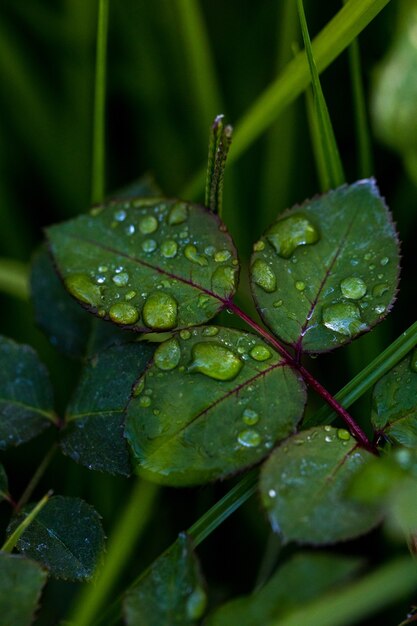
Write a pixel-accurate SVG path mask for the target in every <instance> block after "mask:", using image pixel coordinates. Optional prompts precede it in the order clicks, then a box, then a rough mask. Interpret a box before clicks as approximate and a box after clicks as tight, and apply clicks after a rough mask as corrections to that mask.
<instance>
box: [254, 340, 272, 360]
mask: <svg viewBox="0 0 417 626" xmlns="http://www.w3.org/2000/svg"><path fill="white" fill-rule="evenodd" d="M249 354H250V355H251V357H252V359H255V361H266V360H267V359H270V358H271V356H272V354H271V352H270V350H268V348H267V347H266V346H263V345H262V344H261V343H259V344H257V345H256V346H253V348H252V350H251V351H250V352H249Z"/></svg>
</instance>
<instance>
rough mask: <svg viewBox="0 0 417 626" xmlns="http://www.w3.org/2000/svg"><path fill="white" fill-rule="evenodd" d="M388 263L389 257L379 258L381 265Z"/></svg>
mask: <svg viewBox="0 0 417 626" xmlns="http://www.w3.org/2000/svg"><path fill="white" fill-rule="evenodd" d="M388 263H389V258H388V257H387V256H384V257H382V259H381V260H380V264H381V265H382V266H384V265H387V264H388Z"/></svg>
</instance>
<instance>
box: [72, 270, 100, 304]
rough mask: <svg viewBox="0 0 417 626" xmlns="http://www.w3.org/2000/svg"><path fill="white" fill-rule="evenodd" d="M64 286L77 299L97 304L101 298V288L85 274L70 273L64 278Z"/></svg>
mask: <svg viewBox="0 0 417 626" xmlns="http://www.w3.org/2000/svg"><path fill="white" fill-rule="evenodd" d="M65 286H66V288H67V289H68V291H69V292H70V294H71V295H73V296H75V298H77V300H81V302H85V303H86V304H90V305H91V306H97V305H98V303H99V302H100V298H101V289H100V287H99V286H98V285H96V284H94V283H93V282H92V281H91V280H90V278H89V277H88V276H87V274H72V275H71V276H68V277H67V278H66V279H65Z"/></svg>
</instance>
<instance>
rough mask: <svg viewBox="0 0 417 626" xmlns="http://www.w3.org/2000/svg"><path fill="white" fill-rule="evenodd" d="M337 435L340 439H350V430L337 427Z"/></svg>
mask: <svg viewBox="0 0 417 626" xmlns="http://www.w3.org/2000/svg"><path fill="white" fill-rule="evenodd" d="M337 436H338V438H339V439H341V440H342V441H349V439H350V432H349V431H348V430H346V429H345V428H338V429H337Z"/></svg>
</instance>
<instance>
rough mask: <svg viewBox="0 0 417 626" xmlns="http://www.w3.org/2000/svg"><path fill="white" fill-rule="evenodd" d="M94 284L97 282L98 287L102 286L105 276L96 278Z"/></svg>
mask: <svg viewBox="0 0 417 626" xmlns="http://www.w3.org/2000/svg"><path fill="white" fill-rule="evenodd" d="M96 282H97V284H98V285H102V284H103V283H105V282H106V277H105V276H97V278H96Z"/></svg>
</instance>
